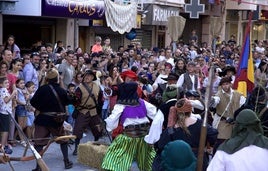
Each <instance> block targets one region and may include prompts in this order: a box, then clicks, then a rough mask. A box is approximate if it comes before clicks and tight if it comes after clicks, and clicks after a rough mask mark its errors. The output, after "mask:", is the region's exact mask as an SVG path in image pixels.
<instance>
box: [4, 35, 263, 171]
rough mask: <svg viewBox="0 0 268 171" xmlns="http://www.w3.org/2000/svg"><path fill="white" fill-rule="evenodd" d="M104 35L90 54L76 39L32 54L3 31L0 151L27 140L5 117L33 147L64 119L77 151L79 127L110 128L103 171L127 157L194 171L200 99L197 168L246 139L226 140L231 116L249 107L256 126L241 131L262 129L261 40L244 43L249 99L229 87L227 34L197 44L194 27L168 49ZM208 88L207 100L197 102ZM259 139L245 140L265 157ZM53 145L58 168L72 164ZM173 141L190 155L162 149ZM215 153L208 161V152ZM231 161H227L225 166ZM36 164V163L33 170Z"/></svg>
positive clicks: (231, 69) (231, 58)
mask: <svg viewBox="0 0 268 171" xmlns="http://www.w3.org/2000/svg"><path fill="white" fill-rule="evenodd" d="M112 42H113V40H110V39H109V38H108V37H106V38H104V40H102V38H101V37H99V36H96V38H95V44H94V45H93V46H92V47H91V50H90V52H85V51H83V49H81V48H80V47H78V48H76V49H72V48H71V47H70V46H67V47H64V44H63V42H62V41H58V42H57V47H54V46H53V45H52V44H50V43H41V42H39V44H38V45H36V46H35V47H33V48H32V50H31V52H25V53H21V52H20V48H19V46H18V45H16V44H15V37H14V36H12V35H11V36H8V39H7V41H6V43H5V45H4V46H2V47H1V48H2V49H1V52H0V53H1V60H0V128H1V129H0V132H1V144H2V147H3V148H2V150H1V151H2V152H4V153H5V154H12V150H16V148H15V146H16V145H18V144H21V145H23V146H26V142H25V140H24V139H23V136H22V135H21V133H20V132H17V131H16V128H15V124H14V123H13V122H11V121H10V118H9V117H14V118H16V120H17V122H18V124H19V126H20V127H21V129H22V130H24V131H25V134H26V135H27V137H28V138H29V139H33V140H34V139H37V140H34V147H35V148H36V150H37V151H38V152H40V151H42V149H43V147H44V146H45V145H46V144H47V142H48V140H47V139H44V138H46V137H48V136H49V135H50V134H52V135H53V136H61V135H65V134H66V131H64V127H63V124H64V123H65V122H67V123H69V124H70V125H71V126H72V127H73V132H72V133H73V134H74V135H76V139H75V141H74V146H75V148H74V151H73V152H72V154H73V155H77V154H78V146H79V144H80V140H81V139H82V138H83V133H84V131H85V130H86V129H88V128H90V130H91V131H92V134H93V136H94V141H98V140H99V138H100V137H101V136H103V129H107V130H108V131H112V137H113V141H112V144H111V145H110V147H109V148H108V152H107V154H106V155H105V157H104V159H103V163H102V167H103V168H104V169H107V170H115V171H118V170H122V171H126V170H128V169H129V168H130V166H131V163H132V160H133V159H135V160H137V162H138V167H139V168H140V169H141V170H148V171H149V170H154V171H158V170H170V168H172V169H175V170H176V169H185V168H188V169H189V168H191V169H195V168H196V158H197V156H198V147H199V143H200V142H199V139H200V136H201V132H200V130H201V127H202V122H203V118H204V116H205V115H204V112H205V108H206V107H207V108H209V113H208V125H207V136H206V137H207V142H206V147H205V155H204V160H203V161H204V162H203V170H206V169H207V167H208V169H210V170H218V168H225V166H224V165H225V164H226V163H227V161H226V162H225V161H217V160H222V158H220V157H221V156H227V157H228V156H230V155H231V156H232V155H233V154H235V153H236V152H239V151H240V150H243V149H242V148H244V147H246V146H248V145H249V144H246V145H243V146H241V145H237V144H235V143H236V141H235V140H233V141H232V139H235V137H234V136H238V135H240V132H239V131H241V130H242V128H240V127H239V130H238V126H236V124H237V123H238V124H242V125H243V126H244V124H251V122H250V121H245V120H243V116H242V115H246V114H247V113H250V114H251V115H254V116H255V115H256V117H257V118H256V119H255V120H256V122H254V124H259V126H258V129H259V130H257V131H256V130H248V131H251V132H250V135H251V136H252V137H257V134H260V135H259V136H262V135H263V134H266V133H267V131H268V122H267V120H268V110H267V97H266V88H267V87H268V84H267V83H268V82H267V81H268V75H267V74H268V73H267V71H268V69H267V65H268V60H267V58H268V42H267V41H257V40H256V41H254V43H253V46H252V53H253V59H254V66H255V70H254V75H255V82H254V83H255V85H256V87H255V89H254V90H253V92H252V93H251V94H250V95H249V96H248V97H244V96H243V95H242V94H241V93H239V92H237V91H236V90H234V89H233V88H232V87H233V83H234V81H235V77H236V72H237V68H238V65H239V60H240V58H239V57H240V53H241V46H239V45H238V44H237V43H236V41H235V36H233V35H232V37H231V39H230V40H228V41H223V40H220V37H218V38H217V41H215V42H214V44H215V46H208V43H206V42H204V43H202V44H201V45H198V37H197V35H196V34H195V31H193V35H192V36H191V37H190V40H189V42H183V41H178V42H177V43H176V48H175V49H174V46H167V47H165V48H159V47H153V48H151V49H146V48H143V47H142V45H141V43H132V44H130V45H128V47H124V46H119V47H118V49H112V48H111V43H112ZM210 69H213V71H214V72H213V73H215V74H213V75H212V78H211V79H212V82H209V80H210V79H209V71H210ZM207 87H212V98H211V99H212V100H211V103H210V106H205V103H204V97H205V95H206V93H208V92H207V91H208V90H207ZM55 104H57V105H55ZM245 109H246V110H245ZM248 109H250V110H248ZM244 113H246V114H244ZM250 114H249V115H250ZM240 115H241V116H240ZM236 119H237V122H236ZM244 121H245V123H244ZM103 122H106V124H103ZM252 124H253V123H252ZM103 125H106V127H105V128H104V127H103ZM255 126H256V125H255ZM234 128H235V129H234ZM234 131H235V132H234ZM252 131H253V132H252ZM254 131H255V132H254ZM263 131H264V132H263ZM255 134H256V135H255ZM243 135H244V136H245V137H244V139H246V140H247V141H250V139H249V137H246V135H245V134H243ZM258 138H260V137H258ZM262 140H263V141H264V142H261V143H253V142H249V143H250V145H255V146H257V147H256V148H259V147H260V148H265V149H266V151H265V150H264V151H260V154H261V155H262V156H266V157H267V156H268V150H267V145H266V144H267V138H265V137H262ZM58 143H59V144H60V146H61V152H62V154H63V160H64V167H65V169H70V168H72V165H73V163H72V162H71V161H70V160H69V159H68V148H67V144H68V143H69V142H67V141H62V142H58ZM230 143H232V144H230ZM174 144H177V146H178V148H182V149H184V150H182V149H180V150H182V151H183V152H185V155H186V153H187V154H189V160H191V161H186V159H185V160H183V159H181V156H180V155H181V154H179V153H178V154H176V155H175V154H171V151H172V149H174V150H178V149H176V148H177V147H175V145H174ZM230 146H231V147H232V148H231V147H230ZM236 146H239V148H238V149H236V148H235V147H236ZM170 148H171V149H170ZM234 148H235V149H234ZM256 148H250V149H248V150H247V151H250V150H251V151H252V150H255V149H256ZM189 149H190V150H189ZM168 150H169V151H168ZM170 150H171V151H170ZM217 150H221V151H223V152H218V151H217ZM136 151H139V153H137V152H136ZM247 151H243V153H245V152H247ZM225 153H228V154H225ZM121 154H122V155H121ZM214 154H216V156H215V159H214V157H213V158H212V162H211V163H212V164H211V166H209V162H210V160H211V157H209V156H213V155H214ZM241 154H242V153H241ZM183 155H184V154H183ZM169 156H170V157H171V158H172V159H180V160H181V161H182V162H188V163H189V165H187V164H185V165H184V164H177V165H176V164H175V165H174V163H172V162H168V160H167V159H166V158H168V157H169ZM234 156H235V157H237V156H238V155H237V156H236V155H234ZM227 157H226V158H227ZM235 157H234V158H235ZM0 159H1V158H0ZM123 159H124V160H123ZM1 161H3V160H1ZM178 163H179V161H178ZM261 164H262V166H263V165H265V164H264V163H261ZM220 165H221V166H220ZM230 167H231V166H230ZM248 167H249V168H251V166H248ZM236 168H238V166H235V164H234V167H233V169H234V170H235V169H236ZM245 168H246V166H245ZM172 169H171V170H172ZM39 170H41V168H40V167H39V166H38V164H37V165H36V168H35V169H34V171H39ZM223 170H224V169H223ZM249 170H250V169H249Z"/></svg>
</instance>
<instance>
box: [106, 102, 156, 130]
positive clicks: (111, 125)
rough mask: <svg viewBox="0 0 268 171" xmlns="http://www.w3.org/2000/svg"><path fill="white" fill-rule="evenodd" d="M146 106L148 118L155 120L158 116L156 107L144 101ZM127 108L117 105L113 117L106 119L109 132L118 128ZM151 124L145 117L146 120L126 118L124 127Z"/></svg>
mask: <svg viewBox="0 0 268 171" xmlns="http://www.w3.org/2000/svg"><path fill="white" fill-rule="evenodd" d="M144 104H145V107H146V111H147V116H148V117H149V118H151V119H154V117H155V116H156V107H155V106H154V105H153V104H151V103H149V102H147V101H145V100H144ZM125 107H126V105H122V104H115V106H114V109H113V111H112V113H111V115H110V116H109V117H108V118H106V119H105V122H106V129H107V131H112V130H114V129H115V128H117V126H118V123H119V119H120V116H121V114H122V112H123V111H124V109H125ZM149 122H150V121H149V119H148V118H147V117H144V118H126V120H125V121H124V123H123V127H126V126H128V125H138V124H142V123H149Z"/></svg>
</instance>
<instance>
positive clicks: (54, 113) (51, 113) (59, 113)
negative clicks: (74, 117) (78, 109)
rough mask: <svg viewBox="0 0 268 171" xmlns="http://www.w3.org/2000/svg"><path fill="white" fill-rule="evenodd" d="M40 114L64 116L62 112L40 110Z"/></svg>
mask: <svg viewBox="0 0 268 171" xmlns="http://www.w3.org/2000/svg"><path fill="white" fill-rule="evenodd" d="M40 114H42V115H48V116H64V115H66V113H63V112H40Z"/></svg>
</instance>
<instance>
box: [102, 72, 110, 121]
mask: <svg viewBox="0 0 268 171" xmlns="http://www.w3.org/2000/svg"><path fill="white" fill-rule="evenodd" d="M100 82H101V85H100V89H101V91H102V99H101V100H102V103H103V104H102V110H101V116H102V119H103V120H104V119H106V118H107V117H108V114H109V104H110V97H111V96H112V94H113V90H112V89H111V88H110V87H109V85H110V83H111V78H110V77H109V76H107V75H103V76H101V77H100ZM99 105H101V104H99Z"/></svg>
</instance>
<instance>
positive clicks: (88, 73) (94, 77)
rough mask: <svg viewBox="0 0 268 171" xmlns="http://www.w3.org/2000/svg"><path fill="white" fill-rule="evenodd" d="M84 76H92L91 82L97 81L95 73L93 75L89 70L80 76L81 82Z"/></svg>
mask: <svg viewBox="0 0 268 171" xmlns="http://www.w3.org/2000/svg"><path fill="white" fill-rule="evenodd" d="M86 75H92V76H93V80H92V81H95V80H97V77H96V73H94V72H93V71H91V70H86V71H85V73H84V74H83V75H82V77H83V80H84V78H85V76H86Z"/></svg>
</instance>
